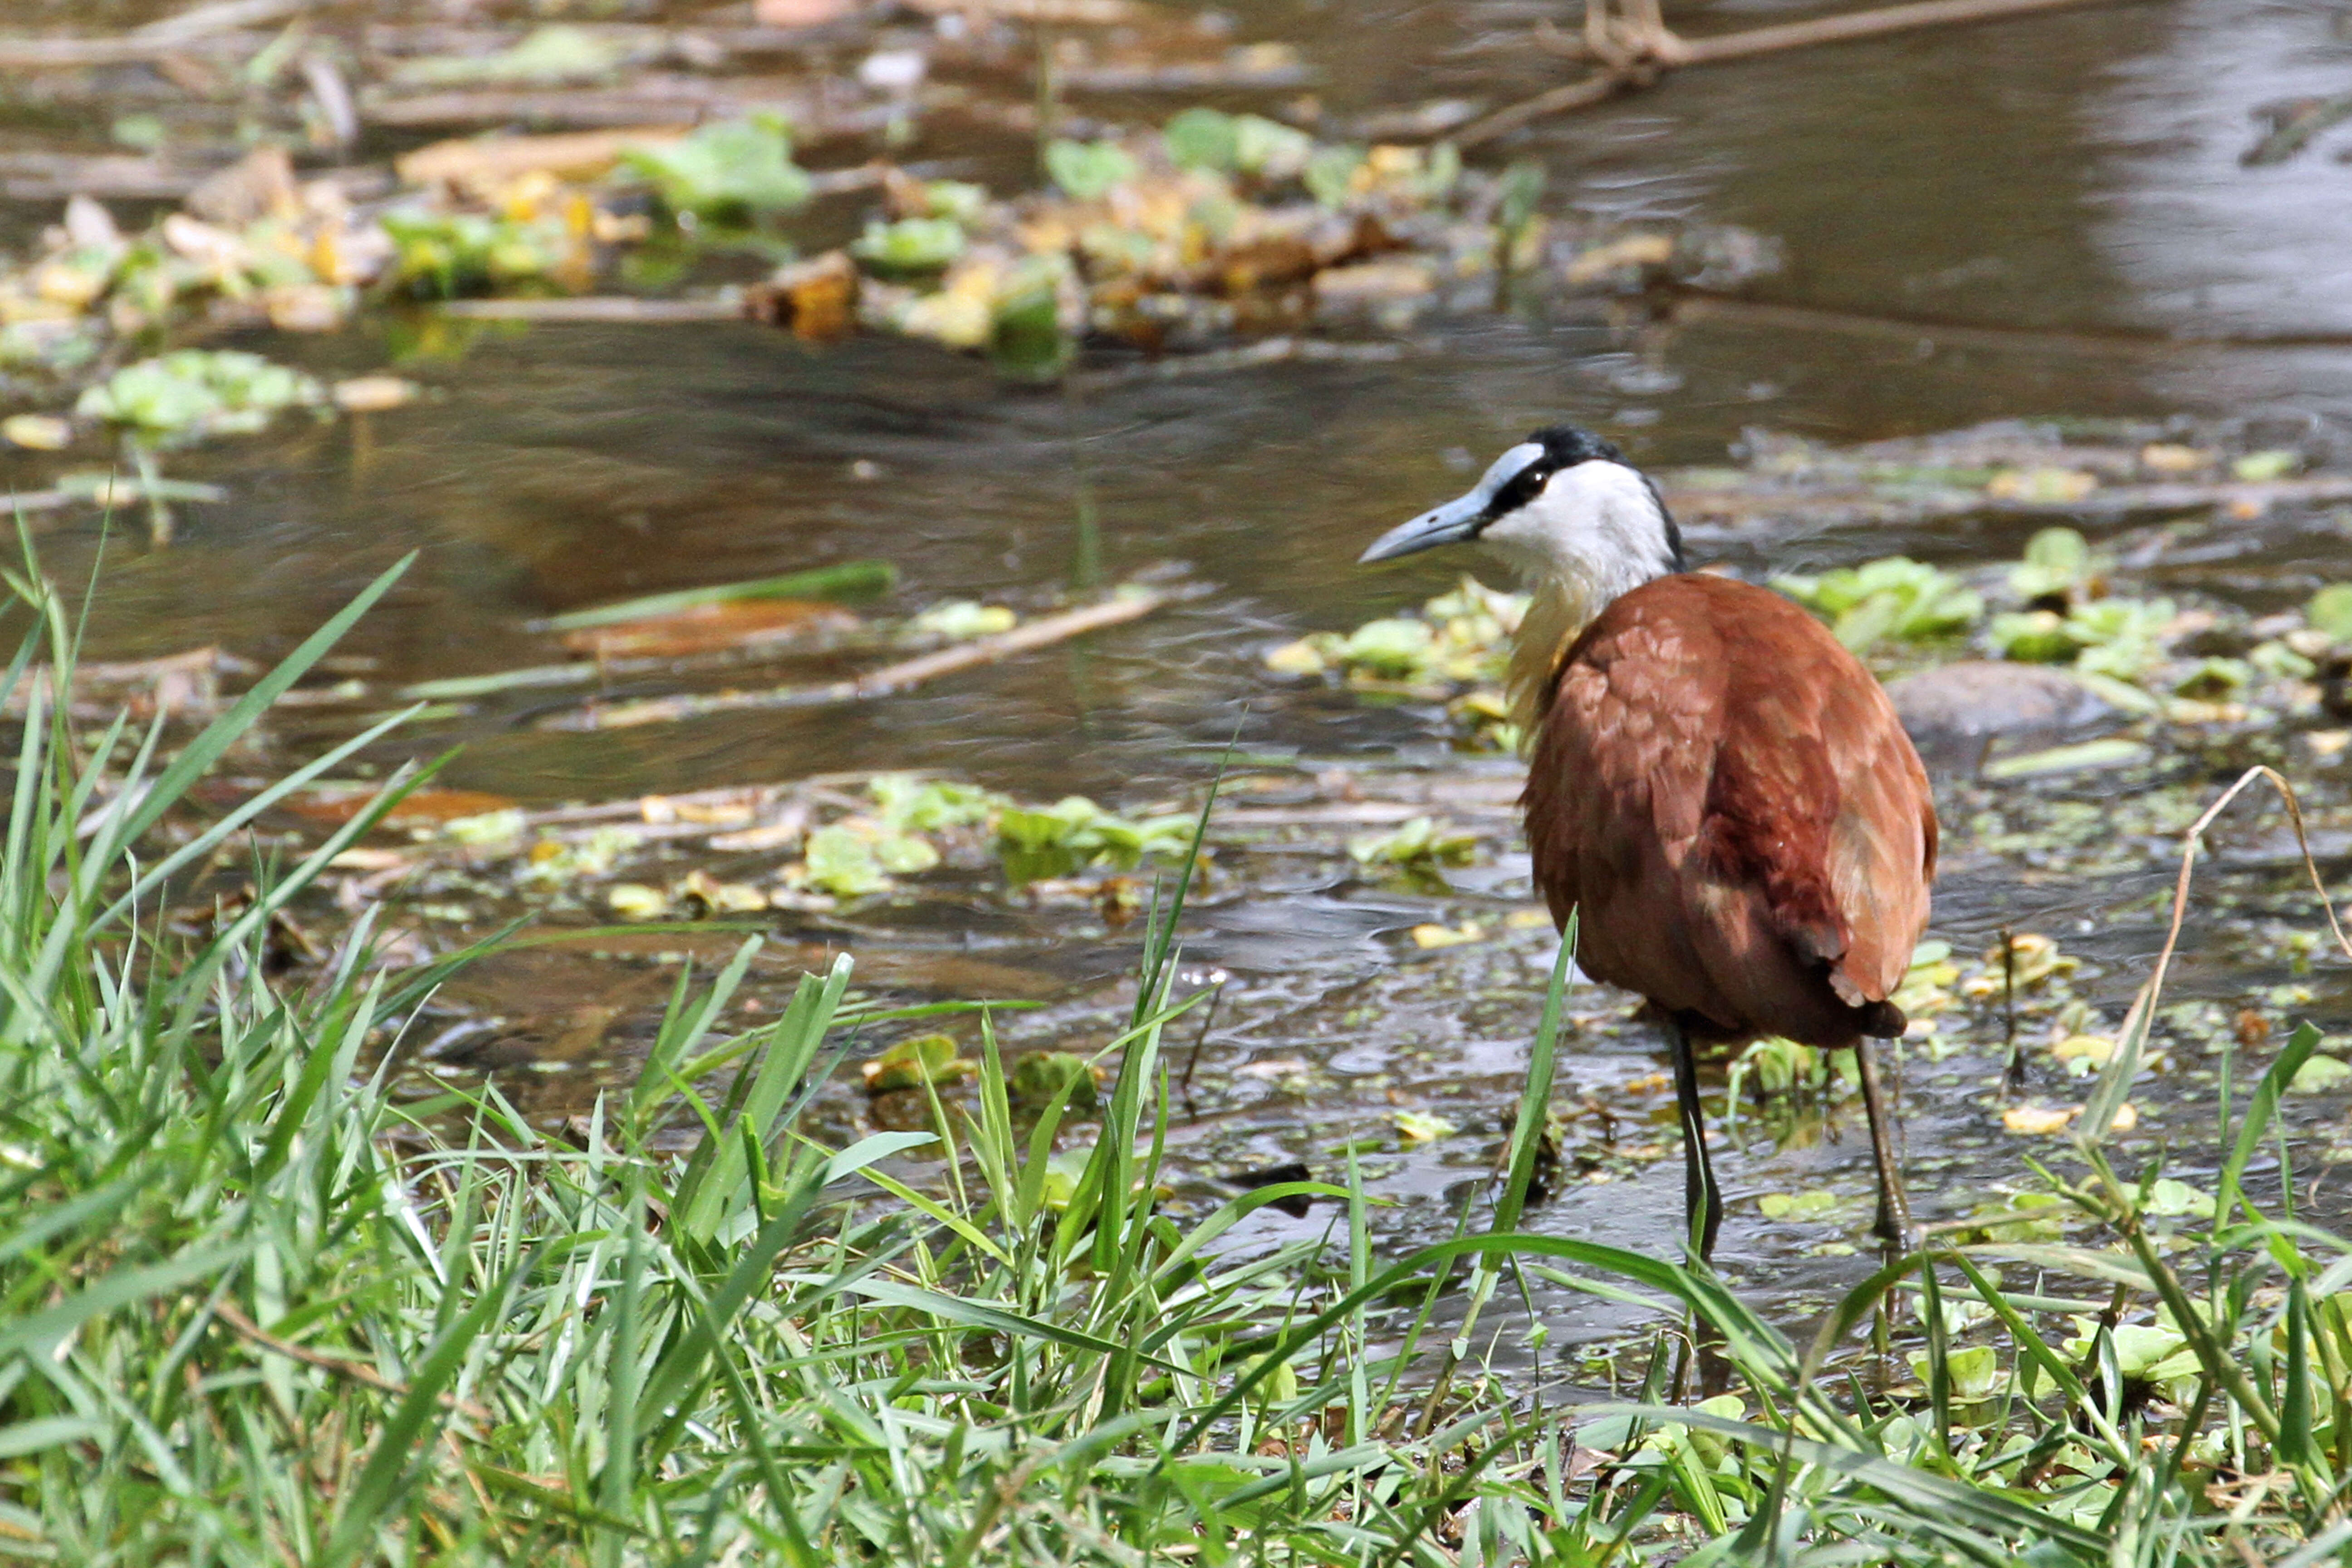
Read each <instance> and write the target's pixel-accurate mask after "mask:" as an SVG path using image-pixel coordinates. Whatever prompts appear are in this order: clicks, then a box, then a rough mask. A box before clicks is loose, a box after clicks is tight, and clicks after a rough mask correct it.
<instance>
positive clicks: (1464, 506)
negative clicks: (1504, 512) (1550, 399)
mask: <svg viewBox="0 0 2352 1568" xmlns="http://www.w3.org/2000/svg"><path fill="white" fill-rule="evenodd" d="M1543 451H1544V449H1543V448H1542V447H1539V446H1538V445H1536V444H1535V443H1534V442H1532V441H1522V442H1520V443H1519V444H1518V445H1517V446H1516V447H1512V448H1511V449H1510V450H1509V451H1507V452H1506V453H1504V454H1503V455H1502V456H1501V457H1499V458H1496V459H1495V462H1494V466H1493V467H1491V468H1488V469H1487V470H1486V474H1485V475H1484V476H1483V477H1482V478H1481V479H1479V480H1478V482H1477V484H1476V485H1475V486H1473V487H1472V488H1471V490H1470V493H1469V494H1467V495H1465V496H1457V497H1456V498H1454V500H1450V501H1447V502H1446V503H1445V504H1444V506H1441V507H1436V508H1433V509H1432V510H1428V511H1425V512H1423V513H1422V514H1421V515H1420V516H1419V517H1416V518H1414V519H1413V520H1412V521H1411V522H1406V523H1400V524H1398V525H1397V526H1396V527H1394V528H1391V529H1390V530H1389V531H1387V532H1386V533H1383V534H1381V536H1380V537H1379V538H1378V539H1375V540H1373V541H1372V547H1371V548H1370V550H1367V551H1365V552H1363V553H1362V554H1361V555H1359V556H1358V557H1356V564H1357V565H1359V566H1361V565H1365V564H1367V563H1370V562H1374V561H1393V560H1395V559H1396V558H1397V557H1398V556H1400V555H1411V554H1412V553H1414V552H1417V551H1423V550H1434V549H1435V548H1436V547H1437V546H1439V545H1441V544H1458V543H1460V542H1462V541H1464V540H1465V539H1475V538H1476V537H1477V536H1478V529H1479V527H1480V525H1481V524H1483V523H1484V522H1485V521H1486V509H1487V508H1488V507H1489V506H1491V505H1493V504H1494V500H1495V493H1496V491H1497V490H1499V489H1502V488H1503V487H1504V486H1505V485H1507V484H1508V483H1510V482H1511V480H1512V479H1515V478H1517V475H1518V472H1519V470H1520V469H1522V468H1526V467H1527V466H1528V464H1529V463H1532V462H1534V461H1535V460H1536V459H1537V458H1540V457H1542V456H1543Z"/></svg>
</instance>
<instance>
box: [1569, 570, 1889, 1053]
mask: <svg viewBox="0 0 2352 1568" xmlns="http://www.w3.org/2000/svg"><path fill="white" fill-rule="evenodd" d="M1525 805H1526V807H1527V816H1528V843H1529V847H1530V848H1531V850H1532V851H1533V854H1534V859H1535V873H1536V881H1537V885H1538V888H1539V889H1542V891H1543V893H1544V895H1545V898H1546V900H1548V902H1549V904H1550V906H1551V909H1552V912H1553V915H1554V917H1555V918H1558V919H1565V917H1566V914H1567V911H1568V910H1569V908H1570V906H1571V905H1573V906H1576V907H1579V908H1580V909H1581V910H1583V915H1582V921H1581V925H1580V939H1579V960H1580V963H1581V964H1582V966H1583V968H1584V969H1585V971H1586V972H1587V973H1590V974H1591V975H1593V976H1594V977H1595V978H1597V979H1601V980H1605V981H1608V982H1609V983H1611V984H1616V985H1622V986H1624V987H1626V988H1627V989H1629V990H1633V991H1637V992H1639V993H1641V994H1643V995H1644V996H1647V997H1649V998H1650V999H1651V1000H1653V1001H1654V1002H1656V1003H1658V1004H1659V1005H1662V1006H1664V1007H1666V1008H1668V1009H1670V1010H1672V1011H1674V1012H1675V1013H1678V1014H1683V1015H1685V1016H1688V1018H1689V1021H1691V1022H1692V1023H1694V1024H1695V1025H1700V1026H1707V1027H1708V1031H1709V1032H1711V1033H1717V1034H1721V1035H1724V1036H1727V1037H1741V1036H1748V1035H1754V1034H1762V1033H1769V1034H1781V1035H1788V1036H1790V1037H1794V1038H1798V1039H1805V1040H1810V1041H1813V1042H1814V1043H1821V1044H1845V1043H1850V1042H1851V1041H1852V1040H1853V1038H1854V1037H1855V1036H1856V1034H1857V1032H1858V1030H1859V1028H1860V1027H1861V1022H1860V1020H1859V1019H1858V1017H1857V1011H1858V1009H1861V1008H1863V1007H1864V1006H1865V1005H1867V1004H1870V1003H1874V1002H1878V1001H1881V1000H1883V999H1884V998H1885V997H1886V996H1887V995H1888V994H1891V993H1892V991H1893V990H1894V988H1895V985H1896V984H1900V982H1901V979H1902V975H1903V971H1904V969H1905V967H1906V964H1907V963H1908V961H1909V957H1910V952H1911V949H1912V947H1913V945H1914V944H1915V943H1916V941H1917V938H1918V933H1919V931H1920V930H1921V928H1922V927H1923V926H1924V925H1925V923H1926V919H1927V878H1928V876H1929V874H1930V873H1931V871H1932V868H1933V858H1934V814H1933V811H1932V808H1931V807H1930V806H1929V805H1928V802H1927V781H1926V777H1925V775H1924V773H1922V772H1921V771H1920V768H1919V764H1918V760H1917V757H1916V753H1914V752H1913V751H1912V749H1911V745H1910V742H1909V741H1908V740H1907V739H1906V737H1905V736H1904V734H1903V732H1902V729H1901V727H1900V725H1899V724H1897V723H1896V721H1895V715H1894V710H1893V708H1892V706H1891V704H1889V703H1888V702H1887V700H1886V698H1885V693H1884V692H1883V691H1882V690H1880V689H1879V687H1878V683H1877V682H1876V681H1875V680H1874V679H1872V678H1871V676H1870V674H1869V672H1868V671H1867V670H1865V669H1864V668H1862V666H1861V665H1860V664H1859V663H1858V662H1857V661H1856V660H1855V659H1854V658H1853V656H1852V655H1851V654H1849V653H1847V652H1846V650H1845V649H1844V648H1843V647H1840V646H1839V644H1838V643H1837V640H1836V639H1835V638H1834V637H1831V636H1830V634H1829V633H1828V631H1827V630H1826V629H1825V628H1823V627H1822V626H1821V624H1820V623H1819V622H1817V621H1815V620H1813V618H1812V617H1811V616H1808V615H1806V614H1805V613H1804V612H1803V611H1802V610H1801V609H1799V608H1797V607H1796V606H1795V605H1791V604H1790V603H1789V602H1788V601H1787V600H1785V599H1782V598H1780V596H1779V595H1774V594H1769V593H1767V592H1765V591H1764V590H1762V589H1758V588H1751V587H1748V586H1747V585H1745V584H1738V583H1733V582H1729V581H1726V580H1723V579H1719V578H1713V577H1706V576H1698V575H1686V576H1675V577H1665V578H1661V579H1659V580H1658V581H1656V582H1654V583H1651V584H1645V585H1644V586H1643V587H1641V588H1638V589H1636V590H1634V591H1633V593H1630V594H1627V595H1623V596H1622V597H1621V598H1619V599H1618V600H1616V601H1615V602H1614V603H1612V605H1609V607H1608V608H1607V609H1606V610H1604V611H1603V612H1602V613H1601V616H1599V617H1598V618H1597V619H1596V620H1595V621H1594V622H1593V624H1592V625H1591V626H1590V627H1588V628H1586V630H1585V632H1584V634H1583V635H1582V636H1581V637H1579V638H1578V639H1577V641H1576V643H1575V644H1574V646H1573V647H1571V648H1570V651H1569V653H1568V655H1567V657H1566V658H1564V659H1563V661H1562V664H1561V668H1560V671H1559V679H1558V681H1557V684H1556V686H1555V689H1554V696H1553V701H1552V703H1551V706H1550V709H1549V712H1548V713H1547V715H1546V717H1545V720H1544V722H1543V724H1542V726H1541V728H1540V730H1539V731H1538V735H1537V739H1536V742H1535V745H1534V747H1533V749H1532V752H1531V756H1530V759H1529V772H1528V790H1527V795H1526V796H1525Z"/></svg>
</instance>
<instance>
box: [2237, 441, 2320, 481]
mask: <svg viewBox="0 0 2352 1568" xmlns="http://www.w3.org/2000/svg"><path fill="white" fill-rule="evenodd" d="M2302 466H2303V454H2302V453H2300V452H2292V451H2288V450H2285V449H2284V448H2282V447H2273V448H2270V449H2269V450H2266V451H2261V452H2249V453H2247V454H2246V455H2245V456H2244V457H2242V458H2238V459H2237V460H2236V461H2235V462H2233V463H2231V465H2230V473H2231V477H2233V478H2235V479H2240V480H2242V481H2243V482H2245V483H2247V484H2250V485H2262V484H2268V483H2270V482H2271V481H2272V480H2273V479H2284V478H2286V477H2287V476H2288V475H2289V474H2291V473H2293V472H2294V471H2295V469H2297V468H2301V467H2302Z"/></svg>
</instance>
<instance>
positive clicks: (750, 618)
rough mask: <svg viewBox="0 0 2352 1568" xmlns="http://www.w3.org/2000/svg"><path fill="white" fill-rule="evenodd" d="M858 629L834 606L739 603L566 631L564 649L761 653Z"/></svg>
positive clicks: (626, 654)
mask: <svg viewBox="0 0 2352 1568" xmlns="http://www.w3.org/2000/svg"><path fill="white" fill-rule="evenodd" d="M860 624H861V623H860V622H859V620H858V618H857V617H856V616H854V615H852V614H850V613H849V612H848V611H847V610H845V609H843V608H841V607H840V606H839V605H828V604H823V603H819V602H816V601H813V600H807V599H738V600H732V601H718V602H713V603H708V604H699V605H690V606H688V607H687V608H684V609H677V610H671V611H668V612H667V613H664V614H661V615H654V616H637V617H634V618H631V619H628V620H617V621H609V622H606V623H604V624H602V625H599V626H588V627H583V629H581V630H578V631H571V632H566V633H565V634H564V635H563V646H564V647H566V648H567V649H569V650H571V651H572V652H573V653H577V654H584V655H586V656H588V657H589V658H595V659H598V660H605V659H630V658H643V659H676V658H695V657H697V656H699V655H704V654H713V653H745V654H761V653H772V652H774V651H776V650H777V649H780V648H786V647H795V648H805V647H820V646H824V644H827V643H829V642H832V641H834V640H835V639H837V638H839V637H842V636H844V635H845V634H847V633H850V632H854V631H856V629H857V628H858V626H859V625H860Z"/></svg>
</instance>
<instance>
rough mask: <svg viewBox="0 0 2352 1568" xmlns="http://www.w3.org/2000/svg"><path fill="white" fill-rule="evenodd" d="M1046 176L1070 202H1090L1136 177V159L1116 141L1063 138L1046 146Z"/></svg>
mask: <svg viewBox="0 0 2352 1568" xmlns="http://www.w3.org/2000/svg"><path fill="white" fill-rule="evenodd" d="M1045 173H1046V174H1050V175H1052V176H1053V180H1054V183H1055V184H1057V185H1059V186H1061V187H1062V190H1063V193H1064V194H1065V195H1068V196H1069V197H1070V198H1071V199H1072V200H1074V201H1081V202H1090V201H1093V200H1095V199H1096V198H1097V197H1098V196H1103V195H1108V194H1109V192H1110V188H1111V187H1112V186H1113V185H1118V184H1125V183H1126V182H1127V181H1129V180H1131V179H1133V178H1135V174H1136V168H1135V158H1134V156H1133V155H1132V154H1131V153H1129V152H1128V150H1127V149H1126V148H1124V147H1122V146H1120V145H1119V144H1118V142H1072V141H1070V140H1068V139H1067V138H1064V139H1062V140H1059V141H1055V142H1048V143H1047V144H1046V147H1045Z"/></svg>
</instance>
